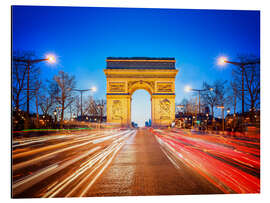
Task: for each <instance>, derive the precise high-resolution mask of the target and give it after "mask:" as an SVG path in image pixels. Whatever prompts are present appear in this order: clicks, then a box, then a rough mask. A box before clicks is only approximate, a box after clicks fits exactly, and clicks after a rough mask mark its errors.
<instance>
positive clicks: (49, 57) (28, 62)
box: [13, 55, 55, 128]
mask: <svg viewBox="0 0 270 203" xmlns="http://www.w3.org/2000/svg"><path fill="white" fill-rule="evenodd" d="M13 61H14V62H22V63H25V64H26V66H27V89H26V91H27V95H26V98H27V99H26V112H27V122H26V128H28V118H29V109H30V105H29V100H30V89H29V81H30V78H29V76H30V66H32V65H33V64H35V63H39V62H42V61H48V62H49V63H55V57H54V56H53V55H47V56H46V58H44V59H20V58H15V57H14V58H13Z"/></svg>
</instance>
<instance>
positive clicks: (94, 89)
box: [73, 87, 97, 119]
mask: <svg viewBox="0 0 270 203" xmlns="http://www.w3.org/2000/svg"><path fill="white" fill-rule="evenodd" d="M73 91H77V92H80V93H81V119H82V116H83V110H82V96H83V93H84V92H87V91H92V92H95V91H97V88H96V87H92V88H90V89H85V90H79V89H73Z"/></svg>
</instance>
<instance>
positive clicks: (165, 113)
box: [159, 99, 171, 120]
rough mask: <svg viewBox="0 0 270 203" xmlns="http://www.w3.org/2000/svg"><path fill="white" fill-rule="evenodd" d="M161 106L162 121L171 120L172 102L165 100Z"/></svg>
mask: <svg viewBox="0 0 270 203" xmlns="http://www.w3.org/2000/svg"><path fill="white" fill-rule="evenodd" d="M159 106H160V112H159V113H160V119H162V120H167V119H170V115H171V108H170V106H171V102H170V101H169V100H168V99H163V100H161V101H160V103H159Z"/></svg>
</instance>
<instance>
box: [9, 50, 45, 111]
mask: <svg viewBox="0 0 270 203" xmlns="http://www.w3.org/2000/svg"><path fill="white" fill-rule="evenodd" d="M12 57H13V59H17V60H13V63H12V103H13V107H14V108H15V109H16V110H17V111H18V109H20V108H22V107H23V106H24V105H25V104H26V103H30V101H31V100H32V99H33V98H34V97H35V85H36V81H37V80H38V79H39V74H40V68H39V67H37V66H35V65H34V64H32V66H31V67H30V69H29V72H28V67H27V65H26V64H25V63H24V62H21V61H23V60H30V59H32V58H34V57H35V54H34V52H31V51H14V52H13V56H12ZM18 60H21V61H18ZM27 82H29V89H27ZM27 91H29V97H28V98H27ZM27 99H29V100H27Z"/></svg>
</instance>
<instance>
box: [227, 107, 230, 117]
mask: <svg viewBox="0 0 270 203" xmlns="http://www.w3.org/2000/svg"><path fill="white" fill-rule="evenodd" d="M230 112H231V109H230V108H228V109H227V116H228V114H230ZM227 116H226V117H227Z"/></svg>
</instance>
